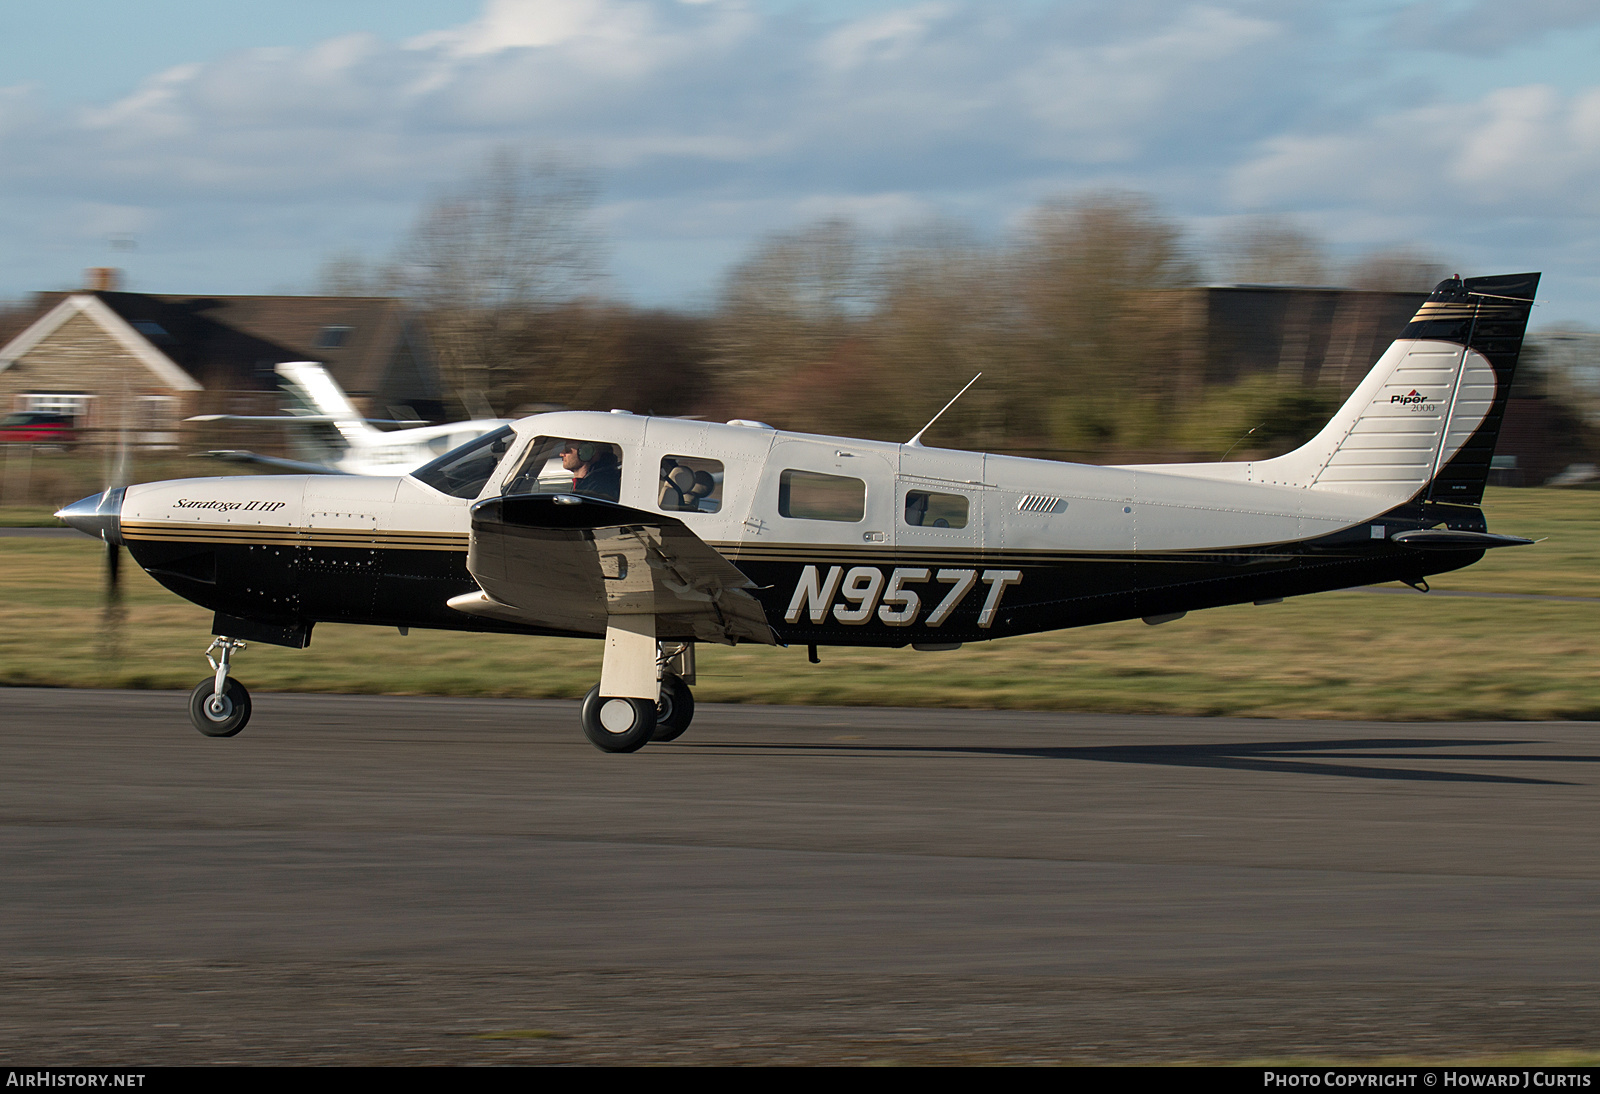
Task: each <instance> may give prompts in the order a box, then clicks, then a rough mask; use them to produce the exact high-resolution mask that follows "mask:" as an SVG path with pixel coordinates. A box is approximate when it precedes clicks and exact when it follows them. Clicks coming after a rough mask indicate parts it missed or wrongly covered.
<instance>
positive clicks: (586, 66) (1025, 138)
mask: <svg viewBox="0 0 1600 1094" xmlns="http://www.w3.org/2000/svg"><path fill="white" fill-rule="evenodd" d="M1427 2H1428V3H1429V4H1432V3H1433V0H1427ZM1530 2H1531V3H1533V4H1534V6H1533V7H1532V8H1530V9H1528V10H1529V11H1530V12H1531V14H1530V16H1529V18H1530V19H1531V20H1532V21H1533V22H1534V23H1536V24H1537V25H1538V26H1540V27H1543V28H1545V29H1546V30H1548V29H1550V28H1559V27H1563V26H1573V25H1578V23H1581V22H1582V21H1583V20H1585V19H1588V18H1589V15H1588V14H1586V13H1587V12H1588V11H1589V8H1585V7H1584V6H1583V5H1582V4H1578V3H1575V2H1569V0H1530ZM1589 7H1590V8H1593V7H1595V5H1594V4H1593V3H1591V4H1590V5H1589ZM1499 10H1500V9H1499V8H1495V9H1493V10H1491V9H1489V8H1484V9H1483V10H1482V11H1481V12H1480V11H1479V10H1478V9H1477V8H1475V7H1473V5H1472V3H1470V2H1468V3H1460V2H1458V3H1453V4H1445V6H1443V7H1440V6H1439V5H1437V4H1434V5H1433V6H1432V7H1428V6H1426V5H1423V6H1417V5H1413V7H1412V8H1411V9H1409V14H1407V13H1406V12H1402V13H1401V15H1400V20H1401V22H1404V20H1405V19H1408V18H1409V19H1412V20H1414V21H1415V20H1423V21H1426V19H1433V20H1434V21H1435V22H1436V23H1446V24H1448V25H1449V26H1451V27H1455V28H1456V29H1455V30H1453V31H1451V32H1450V33H1451V34H1454V35H1456V37H1454V38H1452V37H1450V35H1444V36H1443V38H1439V37H1438V36H1436V39H1437V41H1436V43H1435V45H1434V46H1433V47H1432V48H1436V49H1443V48H1451V49H1458V50H1466V49H1468V48H1469V47H1472V48H1477V47H1473V46H1472V41H1473V40H1471V39H1470V35H1469V34H1468V30H1470V29H1471V28H1472V27H1475V26H1477V25H1478V24H1477V23H1474V22H1473V20H1475V19H1476V20H1480V21H1482V20H1489V21H1491V22H1493V21H1494V20H1499V19H1501V16H1500V15H1499V14H1496V13H1497V12H1498V11H1499ZM1506 10H1507V11H1511V10H1513V9H1511V8H1509V7H1507V8H1506ZM1517 10H1520V9H1517ZM1391 22H1392V21H1391ZM1419 25H1420V24H1419ZM1495 25H1496V26H1499V25H1500V24H1499V23H1496V24H1495ZM1370 26H1371V22H1370V21H1369V22H1365V23H1361V24H1360V25H1359V26H1355V24H1354V23H1352V24H1351V25H1350V26H1345V25H1343V24H1341V23H1340V22H1339V21H1338V19H1337V18H1336V17H1335V16H1333V15H1330V14H1328V9H1327V8H1325V7H1324V6H1322V5H1306V4H1303V3H1297V2H1294V0H1120V2H1117V3H1112V2H1110V0H1060V2H1057V3H1054V4H1040V3H1021V2H1019V3H1000V2H989V3H985V2H982V0H931V2H930V0H907V2H906V3H904V4H903V5H902V6H900V7H898V8H895V9H893V10H889V11H882V10H881V9H880V10H878V11H877V12H876V13H875V14H871V15H865V16H862V17H860V18H857V19H847V20H844V21H843V22H835V23H823V22H818V21H807V17H806V16H805V15H804V14H803V13H802V12H799V11H796V10H789V11H787V12H786V13H785V14H782V15H772V14H767V13H764V11H763V9H761V8H759V7H756V6H753V5H749V4H746V3H741V2H739V0H706V2H699V3H688V2H683V0H487V2H485V3H484V6H483V7H482V9H481V11H480V14H479V16H478V17H477V18H476V19H473V20H471V21H469V22H467V23H465V24H463V25H461V26H457V27H452V28H445V29H441V30H439V31H436V32H433V33H430V34H426V35H422V36H419V37H415V38H412V39H410V40H408V41H405V42H392V41H387V40H385V39H384V38H383V37H381V36H380V35H379V34H376V33H372V34H367V33H362V34H352V35H345V36H342V37H339V38H333V39H329V40H327V41H323V42H320V43H317V44H315V45H313V46H310V47H307V48H272V49H254V50H248V51H244V52H239V53H235V54H231V55H228V56H221V57H212V58H199V59H196V60H195V61H193V62H192V63H188V64H184V65H181V66H178V67H174V68H169V69H167V70H165V71H161V72H156V73H153V74H152V75H151V76H150V77H149V78H148V79H147V80H146V81H145V82H144V83H143V84H142V85H141V86H140V87H139V88H137V89H136V90H135V91H134V92H133V93H132V94H130V95H127V96H126V97H124V98H122V99H120V100H117V101H115V102H111V103H106V104H101V105H98V106H96V107H94V108H92V109H75V110H67V109H63V108H53V107H49V106H47V105H45V103H44V100H43V98H42V96H40V95H38V94H36V93H35V92H34V90H33V89H30V88H27V87H20V88H4V89H0V152H3V154H0V198H3V199H4V200H3V201H0V207H4V209H5V210H6V213H5V215H6V219H7V223H8V224H21V225H24V229H23V235H20V236H14V237H12V238H11V239H10V240H9V242H12V243H13V244H14V246H13V247H12V248H11V250H12V253H13V255H15V254H16V253H17V252H18V249H19V248H21V249H23V250H26V249H27V248H32V249H33V250H32V251H31V252H30V253H36V254H39V255H44V254H47V253H48V252H49V250H50V248H49V246H48V245H47V242H48V241H47V240H45V236H44V235H43V234H42V233H44V232H45V230H46V229H45V227H44V226H48V225H52V224H59V223H62V222H63V221H64V220H70V219H71V217H72V216H73V215H75V214H73V213H72V212H70V210H74V209H83V208H90V207H93V208H105V209H137V210H145V211H147V213H148V216H149V218H150V219H149V220H148V221H146V222H145V225H146V226H145V227H144V228H143V229H141V231H142V233H143V234H142V235H141V250H140V259H141V261H144V262H153V261H154V258H153V255H155V254H157V253H159V249H160V246H161V244H160V239H159V238H157V237H162V236H163V234H164V233H165V238H168V239H169V240H170V241H171V245H172V246H173V247H178V246H180V237H179V234H178V233H180V232H190V235H187V236H183V237H182V242H181V245H182V246H184V247H192V246H193V241H194V234H195V233H199V232H201V231H202V229H201V228H200V227H197V225H200V224H201V223H202V219H201V217H200V214H198V213H197V212H196V210H199V209H204V211H205V212H204V216H203V231H204V233H207V234H210V235H218V236H223V235H226V234H227V233H229V232H233V233H235V236H236V239H237V240H249V241H250V242H249V244H248V245H246V244H244V243H238V244H237V246H234V247H233V250H231V251H230V250H229V247H230V246H233V245H232V244H229V243H228V242H227V241H226V240H221V239H219V242H218V243H217V245H216V247H215V249H214V250H215V253H217V254H223V253H241V252H242V253H250V252H251V251H252V250H253V249H256V248H258V247H259V246H260V240H263V239H270V240H271V241H272V246H274V247H277V248H280V249H281V250H282V252H283V253H284V254H285V255H288V254H289V253H290V252H292V251H293V250H294V249H295V248H299V251H300V253H303V254H304V256H305V257H304V260H303V265H304V268H305V269H306V271H307V273H306V276H307V277H309V276H310V272H311V271H312V270H314V269H315V267H316V265H317V262H318V261H319V259H320V258H321V257H322V255H323V254H324V253H326V252H327V251H328V250H329V249H331V248H332V247H334V246H341V245H345V244H346V233H344V232H341V231H340V229H339V225H340V224H341V223H343V222H344V221H346V220H349V221H352V222H359V223H360V225H361V227H360V229H359V230H352V232H351V233H349V238H357V239H360V240H362V241H363V245H364V246H366V245H369V244H367V243H366V241H369V240H372V239H374V238H379V237H381V236H382V235H383V234H384V233H383V228H382V225H384V224H387V225H390V226H391V227H390V231H391V232H397V231H399V230H400V229H402V228H403V226H404V219H405V216H406V211H407V210H408V209H410V208H414V206H415V204H416V203H417V202H419V201H420V200H422V199H423V198H424V197H425V196H426V195H427V193H428V192H429V191H430V189H431V188H432V187H433V186H434V185H436V184H438V183H441V182H445V181H448V180H451V179H454V178H457V177H459V176H460V175H461V174H463V173H464V172H465V171H467V170H469V169H470V168H471V167H472V166H473V165H474V164H475V163H477V162H479V160H480V159H481V157H482V156H483V155H484V154H485V153H486V152H487V151H488V150H490V149H492V148H494V147H497V146H501V145H515V146H518V147H523V148H537V149H545V150H560V151H565V152H567V153H569V154H570V155H572V156H574V157H575V158H577V159H579V160H581V161H583V162H585V163H587V164H589V165H592V167H593V169H594V170H595V171H596V172H597V173H598V174H599V175H600V178H601V181H602V183H603V186H604V190H605V193H606V200H607V201H608V202H609V203H610V208H609V209H608V210H607V213H608V220H609V223H610V224H611V226H612V230H613V231H614V232H615V233H618V234H619V236H621V237H625V238H620V239H619V246H620V247H622V248H626V247H627V246H629V242H628V240H629V239H632V240H641V239H657V240H664V239H671V240H676V241H684V246H685V247H686V248H689V247H690V243H689V242H688V241H691V240H693V239H696V238H698V239H703V240H715V241H716V242H715V246H714V247H708V248H706V250H707V251H708V253H709V251H710V250H717V251H718V253H722V252H725V251H726V249H727V247H728V246H729V244H728V243H727V240H728V239H730V238H732V237H733V236H735V235H738V234H743V235H747V236H750V235H757V234H760V233H761V232H763V231H769V230H773V229H782V228H788V227H792V226H794V224H795V223H797V222H798V221H800V220H803V219H805V218H808V217H813V216H822V215H835V214H840V213H843V214H845V215H850V216H853V217H856V218H858V219H860V220H862V221H863V222H866V223H870V224H873V225H876V226H885V227H888V226H893V225H896V224H903V223H907V222H916V221H921V220H926V219H928V218H930V217H933V216H935V215H938V214H941V213H943V214H947V215H948V214H952V213H953V214H955V215H958V216H963V217H971V218H973V219H976V220H978V221H979V222H980V223H983V224H985V225H990V226H993V225H1004V224H1006V223H1015V222H1016V215H1017V213H1018V211H1019V210H1020V209H1022V208H1023V207H1025V206H1026V205H1027V204H1029V203H1030V202H1032V201H1034V200H1037V199H1038V198H1040V197H1043V196H1046V195H1048V194H1051V193H1055V192H1060V191H1063V190H1071V189H1076V188H1080V187H1084V186H1091V185H1107V184H1110V185H1120V186H1125V187H1129V188H1134V189H1145V190H1152V191H1155V192H1156V194H1157V196H1158V197H1159V198H1163V199H1165V200H1167V201H1168V202H1169V203H1171V204H1172V206H1173V207H1174V208H1175V211H1176V212H1178V213H1180V214H1190V215H1196V216H1208V217H1216V216H1226V215H1231V214H1237V213H1241V212H1246V211H1250V210H1254V209H1262V210H1272V211H1287V212H1296V213H1299V214H1301V215H1303V216H1305V217H1306V218H1308V222H1310V223H1313V224H1321V225H1327V226H1329V228H1330V230H1333V231H1335V232H1343V233H1345V234H1346V235H1347V236H1349V235H1351V234H1352V233H1354V234H1360V233H1363V232H1365V233H1369V234H1371V233H1381V232H1384V231H1390V230H1395V231H1403V232H1404V236H1403V238H1404V239H1406V240H1407V241H1417V242H1422V243H1426V239H1425V238H1422V237H1424V236H1426V234H1427V232H1429V231H1431V230H1433V227H1430V226H1437V224H1439V223H1441V221H1440V220H1439V219H1438V218H1440V217H1441V216H1444V215H1445V214H1446V213H1448V215H1449V216H1452V217H1457V218H1459V217H1460V216H1461V215H1462V214H1463V213H1464V212H1470V213H1471V214H1472V215H1473V216H1474V217H1475V218H1476V219H1477V221H1478V222H1479V223H1487V222H1489V221H1490V220H1492V219H1495V218H1498V223H1501V224H1506V223H1511V222H1512V221H1513V220H1514V219H1516V218H1523V219H1522V220H1519V221H1518V223H1522V222H1523V221H1525V220H1526V219H1527V218H1536V219H1537V222H1538V224H1540V225H1543V226H1544V228H1543V229H1542V230H1543V231H1544V234H1545V236H1546V237H1548V238H1551V239H1556V238H1559V239H1560V240H1561V241H1562V244H1563V246H1564V247H1565V248H1566V249H1567V253H1569V254H1576V253H1579V252H1580V251H1581V249H1582V247H1583V246H1585V245H1590V246H1591V247H1592V248H1593V249H1596V250H1597V251H1600V228H1596V227H1595V226H1594V225H1592V224H1589V223H1588V221H1587V220H1586V219H1585V218H1593V216H1594V214H1595V212H1596V211H1597V210H1596V202H1597V201H1600V186H1596V185H1595V183H1596V181H1597V178H1600V89H1588V90H1580V91H1578V92H1575V93H1574V92H1570V91H1562V90H1557V89H1556V88H1554V87H1549V86H1544V85H1543V84H1539V85H1532V86H1519V87H1497V88H1496V89H1495V90H1493V91H1492V92H1490V93H1487V94H1483V95H1474V96H1472V97H1468V96H1466V95H1465V93H1462V95H1460V96H1459V97H1460V98H1462V99H1463V100H1464V101H1459V102H1452V101H1448V99H1447V98H1446V97H1445V96H1444V95H1443V94H1441V93H1440V92H1439V91H1438V90H1437V89H1436V88H1431V87H1430V86H1429V85H1428V84H1427V83H1426V82H1424V81H1422V80H1419V79H1415V78H1414V72H1413V73H1412V77H1413V78H1408V80H1402V79H1400V78H1399V77H1401V76H1406V74H1407V72H1412V70H1408V69H1406V68H1405V66H1404V65H1402V64H1399V63H1398V62H1395V60H1394V59H1395V58H1396V57H1398V56H1399V55H1400V54H1401V53H1403V52H1405V51H1406V50H1410V49H1412V46H1409V45H1406V44H1405V41H1404V40H1403V38H1404V36H1403V35H1400V34H1397V33H1390V34H1388V35H1387V37H1386V38H1384V37H1383V36H1374V35H1372V34H1370V33H1369V29H1368V28H1370ZM1352 27H1353V28H1354V29H1352ZM1391 30H1393V27H1392V26H1391ZM1508 33H1509V32H1508ZM1462 35H1467V36H1466V37H1462ZM1502 37H1504V36H1502ZM1380 38H1382V39H1383V40H1380ZM1537 38H1538V34H1534V33H1532V32H1530V33H1528V34H1523V35H1522V36H1521V37H1520V38H1518V39H1517V40H1518V41H1521V42H1523V43H1524V44H1525V46H1526V43H1529V42H1533V41H1535V40H1536V39H1537ZM1451 43H1454V44H1451ZM1386 50H1387V51H1388V52H1385V51H1386ZM1410 55H1411V56H1413V57H1414V56H1415V53H1414V51H1413V52H1412V54H1410ZM1475 63H1476V62H1474V61H1473V60H1472V59H1471V55H1463V56H1462V59H1461V60H1460V62H1459V64H1460V66H1462V67H1463V68H1465V67H1467V66H1471V65H1473V64H1475ZM1449 64H1450V65H1452V66H1455V65H1456V64H1457V61H1456V59H1455V58H1451V59H1450V61H1449ZM1475 71H1487V66H1485V67H1484V68H1483V69H1480V70H1475ZM1502 82H1506V81H1502ZM1521 82H1523V83H1528V81H1521ZM1589 82H1591V81H1590V80H1589V79H1588V78H1587V76H1585V78H1584V79H1582V80H1580V81H1579V84H1578V86H1580V87H1581V86H1582V85H1583V84H1586V83H1589ZM1568 86H1572V85H1570V84H1569V85H1568ZM1429 96H1432V97H1429ZM74 203H77V204H74ZM23 210H26V212H23ZM1541 218H1542V219H1541ZM30 223H32V224H37V225H39V226H40V227H38V228H37V229H28V228H26V225H27V224H30ZM230 225H231V227H230ZM1552 226H1558V227H1552ZM52 230H53V229H52ZM117 230H120V229H117ZM30 231H31V232H33V233H34V234H33V235H28V234H27V233H28V232H30ZM147 237H148V245H147V242H146V240H147ZM1362 238H1363V239H1365V238H1366V237H1362ZM30 241H31V242H30ZM1584 241H1589V243H1588V244H1585V242H1584ZM1484 246H1485V247H1488V246H1489V244H1487V243H1486V244H1484ZM208 253H211V252H208ZM635 253H644V250H642V249H639V248H636V249H635ZM27 261H28V260H25V259H16V258H13V259H12V260H10V261H9V262H8V264H7V265H5V266H0V292H4V291H17V286H18V282H19V279H21V278H27V277H32V278H33V279H34V280H35V281H45V280H47V279H46V278H44V277H42V276H39V275H34V274H30V273H28V272H26V269H27V267H26V262H27ZM39 261H43V259H40V260H39ZM175 261H176V260H175ZM186 261H190V262H191V264H192V263H194V262H199V261H200V260H199V259H196V258H194V257H193V253H191V254H190V258H189V259H187V260H186ZM284 261H285V262H287V261H288V258H287V257H286V258H284ZM17 270H23V271H24V272H22V273H17V272H15V271H17ZM674 272H676V271H674ZM715 275H716V271H702V272H697V273H695V274H693V275H692V276H696V277H700V278H702V279H714V278H715ZM273 276H274V278H275V282H274V283H275V284H277V283H281V282H282V280H283V274H282V272H281V270H280V271H277V272H275V273H274V275H273ZM218 277H219V281H220V280H221V279H222V278H223V274H222V272H220V271H219V273H218ZM233 277H234V272H232V271H230V272H229V283H231V284H237V281H236V280H233ZM6 278H10V279H11V285H12V287H11V288H10V289H7V288H6V286H5V285H4V284H3V282H4V280H5V279H6ZM664 279H665V278H662V280H664ZM25 283H26V282H23V284H25Z"/></svg>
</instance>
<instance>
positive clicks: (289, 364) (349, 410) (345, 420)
mask: <svg viewBox="0 0 1600 1094" xmlns="http://www.w3.org/2000/svg"><path fill="white" fill-rule="evenodd" d="M274 368H275V369H276V370H277V373H278V375H279V376H281V377H283V383H284V387H285V388H286V389H287V390H288V392H289V393H290V394H291V395H293V396H294V397H295V398H296V399H298V400H299V401H300V402H301V403H303V404H304V405H305V407H306V409H307V410H310V411H311V412H312V413H313V414H314V415H316V416H317V417H318V418H320V419H321V420H324V421H326V422H328V423H329V424H331V425H332V426H333V427H334V428H335V429H337V430H338V431H339V435H340V436H342V437H343V438H344V439H345V442H346V443H347V444H349V445H350V446H351V447H352V448H356V447H360V446H362V445H370V444H373V443H375V442H376V441H378V440H379V439H380V438H381V437H382V436H383V432H382V431H381V430H378V429H375V428H373V427H372V426H371V425H369V424H367V420H366V418H365V417H363V416H362V414H361V412H360V411H358V410H357V409H356V408H355V404H353V403H352V402H351V401H350V397H349V396H348V395H346V394H345V393H344V389H343V388H342V387H340V386H339V383H338V381H337V380H335V379H334V378H333V377H332V376H330V375H329V374H328V370H327V369H326V368H324V367H323V366H322V365H320V364H318V363H317V362H315V361H285V362H282V363H281V364H278V365H275V366H274Z"/></svg>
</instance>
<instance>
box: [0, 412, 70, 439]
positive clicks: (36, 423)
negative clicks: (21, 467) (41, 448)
mask: <svg viewBox="0 0 1600 1094" xmlns="http://www.w3.org/2000/svg"><path fill="white" fill-rule="evenodd" d="M77 443H78V431H77V430H76V429H75V428H73V425H72V419H71V418H69V417H68V416H67V415H65V414H41V413H37V412H35V411H22V412H19V413H16V414H7V415H6V416H5V417H4V418H0V444H52V445H62V446H63V447H65V446H67V445H74V444H77Z"/></svg>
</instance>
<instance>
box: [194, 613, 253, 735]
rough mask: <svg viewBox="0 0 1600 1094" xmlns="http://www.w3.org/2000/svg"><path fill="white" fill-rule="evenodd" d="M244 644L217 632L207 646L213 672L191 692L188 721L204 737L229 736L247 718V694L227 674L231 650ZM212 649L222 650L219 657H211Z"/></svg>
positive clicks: (236, 730) (246, 720)
mask: <svg viewBox="0 0 1600 1094" xmlns="http://www.w3.org/2000/svg"><path fill="white" fill-rule="evenodd" d="M244 647H245V644H244V642H242V641H240V640H239V639H237V638H229V637H227V636H226V635H218V636H217V637H216V638H213V639H212V640H211V645H209V646H207V647H206V660H207V661H209V662H211V671H212V675H211V677H210V679H206V680H202V681H200V682H199V683H198V684H196V685H195V687H194V691H192V692H190V694H189V721H191V722H193V723H194V728H196V729H198V730H199V731H200V732H201V733H204V734H205V735H206V736H207V737H232V736H233V735H234V734H236V733H238V732H239V731H240V730H242V729H244V727H245V725H246V724H247V723H248V722H249V721H250V693H249V692H248V691H246V690H245V687H244V685H243V684H241V683H239V681H237V680H235V679H234V678H233V677H231V676H229V675H228V666H229V662H230V661H231V660H232V658H233V651H234V650H242V649H244ZM212 650H219V651H221V652H220V654H219V657H212V656H211V651H212Z"/></svg>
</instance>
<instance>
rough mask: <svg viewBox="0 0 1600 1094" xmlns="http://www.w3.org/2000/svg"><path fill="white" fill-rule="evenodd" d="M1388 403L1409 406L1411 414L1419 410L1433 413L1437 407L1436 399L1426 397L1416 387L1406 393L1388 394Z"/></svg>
mask: <svg viewBox="0 0 1600 1094" xmlns="http://www.w3.org/2000/svg"><path fill="white" fill-rule="evenodd" d="M1389 405H1390V406H1403V407H1409V408H1410V410H1411V412H1412V413H1413V414H1415V413H1418V412H1419V411H1420V412H1422V413H1425V414H1433V413H1435V412H1437V411H1438V409H1439V404H1438V402H1437V401H1435V400H1433V399H1430V398H1428V397H1427V396H1426V395H1424V394H1422V392H1420V391H1418V390H1417V389H1416V388H1412V389H1411V392H1410V394H1408V395H1391V396H1389Z"/></svg>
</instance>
